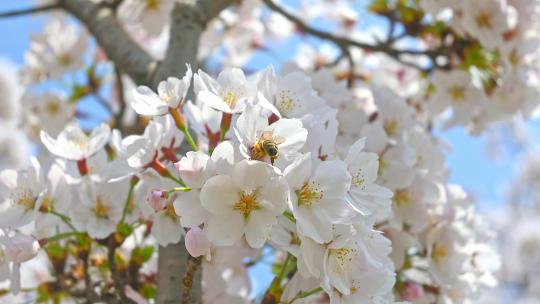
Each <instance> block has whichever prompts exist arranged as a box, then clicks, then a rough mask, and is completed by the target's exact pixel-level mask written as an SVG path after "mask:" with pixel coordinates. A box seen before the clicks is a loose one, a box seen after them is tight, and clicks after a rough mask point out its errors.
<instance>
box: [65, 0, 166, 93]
mask: <svg viewBox="0 0 540 304" xmlns="http://www.w3.org/2000/svg"><path fill="white" fill-rule="evenodd" d="M59 5H60V7H61V8H63V9H64V10H65V11H67V12H69V13H70V14H72V15H73V16H75V17H76V18H77V19H79V21H81V22H82V23H83V24H84V25H85V26H86V28H87V29H88V30H89V31H90V32H91V33H92V35H94V37H95V38H96V40H97V42H98V43H99V45H100V46H101V47H102V48H103V49H104V50H105V52H106V53H107V56H108V57H109V59H110V60H112V61H113V62H114V63H115V65H117V66H120V67H122V70H123V71H124V72H125V73H126V74H128V75H129V76H130V77H131V78H133V80H134V81H135V82H136V83H137V84H139V85H152V76H153V73H154V71H155V69H156V66H157V61H155V60H154V59H153V58H152V57H151V56H150V55H149V54H148V53H147V52H145V51H144V50H143V49H142V48H141V47H140V46H139V45H137V44H136V43H135V42H134V41H133V40H132V39H131V37H130V36H129V34H128V33H127V32H126V31H125V30H124V28H123V26H122V25H121V24H120V22H119V21H118V19H117V18H116V14H115V11H114V9H112V8H110V7H107V6H100V5H98V4H95V3H93V2H92V1H88V0H59Z"/></svg>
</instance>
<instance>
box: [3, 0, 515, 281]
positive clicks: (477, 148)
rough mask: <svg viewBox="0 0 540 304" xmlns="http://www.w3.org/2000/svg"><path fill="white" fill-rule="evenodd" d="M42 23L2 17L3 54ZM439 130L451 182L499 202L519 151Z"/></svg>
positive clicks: (258, 61)
mask: <svg viewBox="0 0 540 304" xmlns="http://www.w3.org/2000/svg"><path fill="white" fill-rule="evenodd" d="M34 3H35V2H33V1H30V0H18V1H6V0H4V1H0V12H3V11H9V10H12V9H14V8H26V7H30V6H31V5H34ZM363 20H364V21H365V20H366V19H363ZM43 24H44V19H43V18H41V17H35V16H28V17H26V16H25V17H17V18H9V19H0V37H3V39H2V42H1V43H0V58H2V59H8V60H9V61H12V62H13V63H14V64H16V65H20V64H22V63H23V60H24V59H23V56H24V51H25V50H26V48H27V47H28V44H29V38H30V34H31V33H32V32H39V31H40V30H41V29H42V27H43ZM295 43H296V42H295V40H293V41H291V42H288V43H287V44H285V45H283V48H281V47H280V48H279V49H280V50H284V51H283V52H284V54H291V52H292V50H293V47H294V44H295ZM271 63H274V64H275V63H276V60H275V58H273V57H271V56H269V55H267V54H261V55H259V56H257V57H256V58H255V59H254V60H253V65H254V66H266V65H267V64H271ZM87 108H88V109H89V110H91V111H101V109H98V106H97V105H96V104H95V103H92V102H88V104H87ZM439 134H440V136H441V137H442V138H443V139H444V140H445V141H446V142H447V143H449V144H450V145H451V147H452V151H448V152H447V153H446V154H447V162H448V166H449V167H450V168H451V172H452V173H451V177H450V180H451V182H453V183H457V184H461V185H463V186H464V187H465V188H466V189H467V190H468V191H470V192H471V193H472V194H473V195H474V196H475V197H477V198H478V199H479V200H480V201H481V202H482V204H481V207H482V208H481V209H483V210H490V209H492V208H493V206H500V204H501V200H502V196H503V185H504V183H505V182H506V181H508V179H509V178H510V177H511V173H512V171H513V163H514V160H515V157H516V155H508V156H507V157H505V158H503V159H502V160H501V161H498V162H494V161H492V160H490V159H489V158H488V157H486V153H485V149H486V145H485V140H483V139H482V138H476V137H471V136H469V135H467V134H466V132H465V131H464V130H463V129H461V128H455V129H452V130H450V131H445V132H439ZM261 267H262V268H261ZM261 267H259V268H258V269H255V270H253V272H252V274H253V276H255V277H256V278H257V280H256V281H257V282H256V284H257V285H258V286H256V287H255V288H256V289H259V290H260V288H261V287H262V286H264V285H265V284H267V283H268V282H269V280H271V277H270V276H269V275H268V274H263V271H261V270H263V269H265V268H264V267H267V266H264V265H262V266H261Z"/></svg>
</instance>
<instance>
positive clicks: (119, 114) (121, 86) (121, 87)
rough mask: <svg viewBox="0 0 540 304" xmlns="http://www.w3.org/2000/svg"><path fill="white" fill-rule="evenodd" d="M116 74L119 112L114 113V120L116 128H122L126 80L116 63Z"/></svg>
mask: <svg viewBox="0 0 540 304" xmlns="http://www.w3.org/2000/svg"><path fill="white" fill-rule="evenodd" d="M114 74H115V79H116V90H117V95H118V96H117V100H118V103H119V108H118V112H117V113H116V114H114V122H115V123H116V126H115V127H116V128H120V129H122V125H123V122H122V119H123V118H124V112H125V111H126V97H125V96H124V82H123V81H122V71H120V69H119V68H118V66H117V65H116V64H115V65H114Z"/></svg>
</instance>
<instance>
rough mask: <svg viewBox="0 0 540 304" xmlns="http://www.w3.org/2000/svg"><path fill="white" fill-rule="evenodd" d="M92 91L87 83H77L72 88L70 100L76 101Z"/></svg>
mask: <svg viewBox="0 0 540 304" xmlns="http://www.w3.org/2000/svg"><path fill="white" fill-rule="evenodd" d="M89 93H90V88H89V87H88V86H86V85H84V86H83V85H79V84H75V85H73V87H72V88H71V95H69V102H76V101H78V100H79V99H81V98H83V97H85V96H86V95H88V94H89Z"/></svg>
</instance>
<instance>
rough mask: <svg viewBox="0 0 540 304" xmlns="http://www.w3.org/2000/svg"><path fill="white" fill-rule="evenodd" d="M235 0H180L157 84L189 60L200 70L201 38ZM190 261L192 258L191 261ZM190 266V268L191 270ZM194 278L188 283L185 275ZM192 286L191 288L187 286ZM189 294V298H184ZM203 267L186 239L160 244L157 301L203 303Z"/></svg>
mask: <svg viewBox="0 0 540 304" xmlns="http://www.w3.org/2000/svg"><path fill="white" fill-rule="evenodd" d="M235 2H236V1H235V0H199V1H197V2H196V3H194V1H190V0H179V2H178V3H176V5H175V7H174V9H173V11H172V18H171V30H170V31H171V32H170V38H169V48H168V49H167V53H166V55H165V59H164V60H163V61H162V62H161V63H160V64H159V66H158V67H157V69H156V72H155V75H154V77H153V87H154V88H155V87H157V85H158V84H159V82H160V81H162V80H163V79H165V78H167V77H169V76H176V77H182V76H183V75H184V73H185V72H186V63H188V64H190V65H191V67H192V69H193V70H197V51H198V48H199V39H200V36H201V34H202V33H203V31H204V30H205V29H206V25H207V24H208V22H210V21H211V20H212V19H213V18H215V17H216V16H217V15H219V13H220V12H221V11H222V10H223V9H225V8H227V7H228V6H230V5H232V4H233V3H235ZM188 261H189V262H188ZM187 268H189V272H188V271H187ZM186 276H187V277H188V278H190V279H191V280H190V282H189V284H185V282H184V278H185V277H186ZM186 288H189V289H190V290H185V289H186ZM184 296H186V297H188V299H183V297H184ZM201 302H202V298H201V267H200V263H193V261H191V260H190V256H189V254H188V253H187V250H186V248H185V246H184V244H183V242H179V243H177V244H170V245H168V246H166V247H162V246H160V247H159V255H158V276H157V298H156V303H157V304H180V303H182V304H183V303H197V304H198V303H201Z"/></svg>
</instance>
